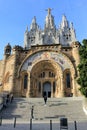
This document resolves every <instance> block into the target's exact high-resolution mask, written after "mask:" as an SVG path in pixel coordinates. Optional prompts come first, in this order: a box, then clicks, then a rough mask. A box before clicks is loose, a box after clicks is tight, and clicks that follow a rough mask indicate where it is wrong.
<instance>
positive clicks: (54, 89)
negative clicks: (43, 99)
mask: <svg viewBox="0 0 87 130" xmlns="http://www.w3.org/2000/svg"><path fill="white" fill-rule="evenodd" d="M55 91H56V83H55V82H53V93H55Z"/></svg>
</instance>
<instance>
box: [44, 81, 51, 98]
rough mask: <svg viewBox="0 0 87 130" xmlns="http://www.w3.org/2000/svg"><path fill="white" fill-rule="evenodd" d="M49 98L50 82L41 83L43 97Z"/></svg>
mask: <svg viewBox="0 0 87 130" xmlns="http://www.w3.org/2000/svg"><path fill="white" fill-rule="evenodd" d="M44 96H47V97H51V83H50V82H48V81H47V82H45V83H43V97H44Z"/></svg>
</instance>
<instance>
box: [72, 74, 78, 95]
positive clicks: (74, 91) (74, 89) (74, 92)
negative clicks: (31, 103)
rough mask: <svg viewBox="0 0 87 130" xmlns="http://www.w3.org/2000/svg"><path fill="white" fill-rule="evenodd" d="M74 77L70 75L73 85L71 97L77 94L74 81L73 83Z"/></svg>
mask: <svg viewBox="0 0 87 130" xmlns="http://www.w3.org/2000/svg"><path fill="white" fill-rule="evenodd" d="M75 82H76V81H75V78H74V76H73V77H72V86H73V97H76V96H77V90H76V83H75Z"/></svg>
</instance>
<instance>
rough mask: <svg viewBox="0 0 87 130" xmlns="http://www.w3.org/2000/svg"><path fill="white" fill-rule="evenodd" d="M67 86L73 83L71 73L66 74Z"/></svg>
mask: <svg viewBox="0 0 87 130" xmlns="http://www.w3.org/2000/svg"><path fill="white" fill-rule="evenodd" d="M66 86H67V88H70V87H71V85H70V73H67V74H66Z"/></svg>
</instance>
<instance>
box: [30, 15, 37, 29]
mask: <svg viewBox="0 0 87 130" xmlns="http://www.w3.org/2000/svg"><path fill="white" fill-rule="evenodd" d="M37 27H38V25H37V23H36V17H35V16H34V18H33V19H32V23H31V26H30V29H31V30H36V29H37Z"/></svg>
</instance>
